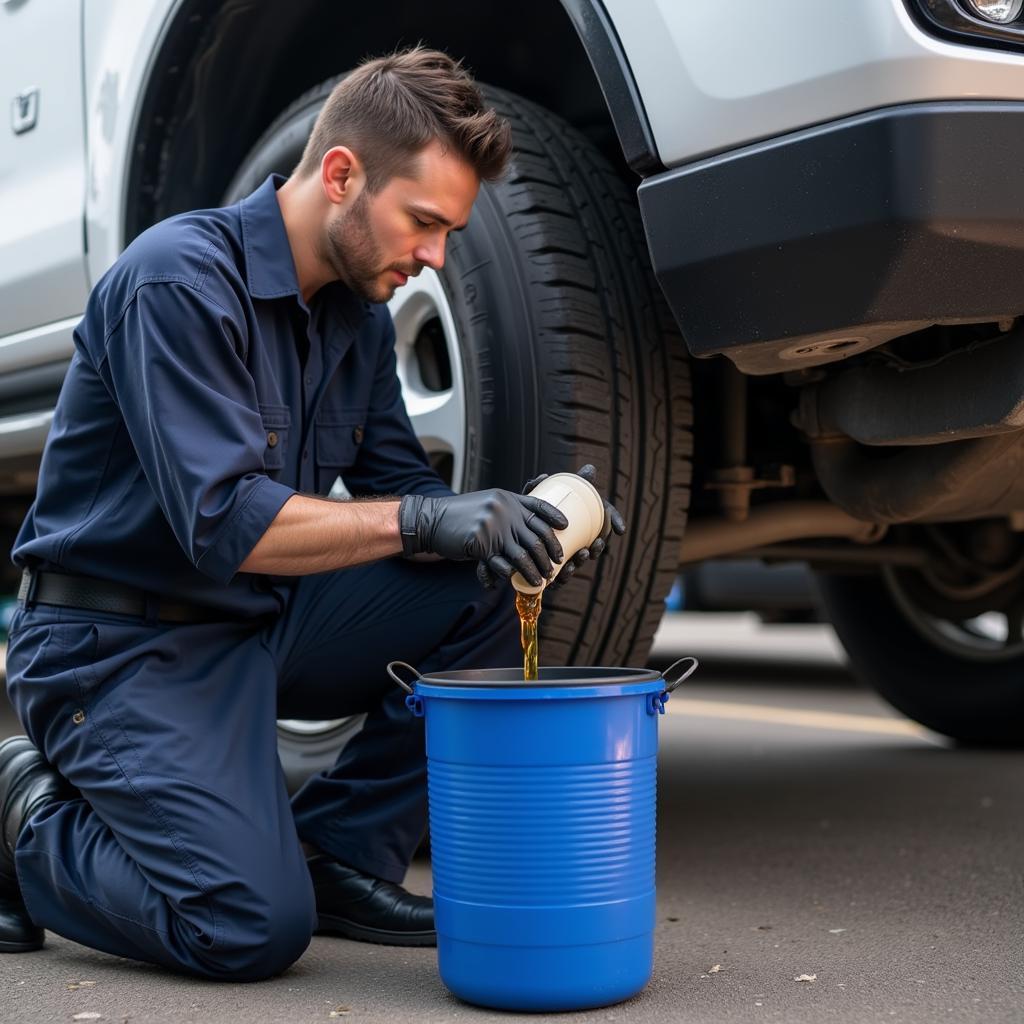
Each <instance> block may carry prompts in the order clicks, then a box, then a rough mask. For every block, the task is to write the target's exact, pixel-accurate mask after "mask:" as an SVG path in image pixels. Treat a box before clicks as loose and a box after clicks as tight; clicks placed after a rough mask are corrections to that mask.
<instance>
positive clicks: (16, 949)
mask: <svg viewBox="0 0 1024 1024" xmlns="http://www.w3.org/2000/svg"><path fill="white" fill-rule="evenodd" d="M42 948H43V944H42V943H41V942H4V941H3V940H2V939H0V953H34V952H35V951H36V950H37V949H42Z"/></svg>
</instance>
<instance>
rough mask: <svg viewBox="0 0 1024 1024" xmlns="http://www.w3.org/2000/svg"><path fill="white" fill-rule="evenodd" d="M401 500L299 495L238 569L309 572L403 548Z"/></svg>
mask: <svg viewBox="0 0 1024 1024" xmlns="http://www.w3.org/2000/svg"><path fill="white" fill-rule="evenodd" d="M399 504H400V499H394V500H391V499H386V500H383V501H330V500H329V499H325V498H310V497H307V496H306V495H304V494H296V495H294V496H293V497H291V498H289V499H288V500H287V501H286V502H285V503H284V505H282V506H281V511H280V512H278V514H277V516H276V517H275V518H274V520H273V522H272V523H271V524H270V526H269V527H268V528H267V531H266V532H265V533H264V534H263V536H262V537H260V539H259V540H258V541H257V542H256V546H255V547H254V548H253V549H252V551H250V552H249V555H248V557H247V558H246V559H245V561H244V562H243V563H242V564H241V566H239V572H254V573H267V574H269V575H272V576H308V575H310V574H312V573H318V572H331V571H332V570H334V569H344V568H346V567H347V566H350V565H360V564H362V563H364V562H375V561H377V560H378V559H380V558H390V557H391V556H392V555H397V554H400V553H401V551H402V538H401V535H400V534H399V529H398V506H399Z"/></svg>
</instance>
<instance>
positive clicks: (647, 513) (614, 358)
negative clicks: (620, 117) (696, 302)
mask: <svg viewBox="0 0 1024 1024" xmlns="http://www.w3.org/2000/svg"><path fill="white" fill-rule="evenodd" d="M339 80H340V78H339V79H333V80H330V81H327V82H324V83H323V84H321V85H319V86H317V87H316V88H314V89H312V90H310V92H308V93H307V94H306V95H304V96H302V97H300V98H299V99H298V100H296V101H295V102H294V103H293V104H292V105H291V106H289V107H288V108H287V109H286V110H285V111H283V112H282V113H281V114H280V115H279V116H278V118H277V119H276V120H275V122H274V123H273V124H272V125H271V126H270V127H269V128H268V129H267V130H266V132H265V133H264V135H263V137H262V138H261V139H260V140H259V141H258V142H257V143H256V145H255V146H254V147H253V149H252V151H251V152H250V154H249V156H248V158H247V159H246V160H245V161H244V163H243V165H242V167H241V169H240V170H239V172H238V174H237V175H236V177H235V179H234V180H233V181H232V183H231V185H230V187H229V188H228V191H227V194H226V195H225V201H226V202H232V201H235V200H237V199H238V198H240V197H242V196H244V195H246V194H248V193H249V192H251V191H252V190H253V189H255V188H256V187H258V185H259V184H260V183H261V181H262V180H263V179H264V178H265V177H266V175H267V174H269V173H271V172H277V173H281V174H286V175H287V174H289V173H290V172H291V171H292V170H293V168H294V167H295V165H296V164H297V163H298V160H299V157H300V155H301V153H302V149H303V146H304V145H305V142H306V139H307V138H308V136H309V132H310V130H311V128H312V125H313V122H314V120H315V118H316V115H317V113H318V112H319V110H320V108H321V106H322V105H323V103H324V101H325V100H326V98H327V96H328V94H329V92H330V90H331V89H332V88H333V86H334V85H335V84H336V83H337V81H339ZM484 91H485V94H486V97H487V100H488V102H489V103H491V104H492V105H493V106H494V107H495V108H496V109H497V110H498V111H499V113H501V114H502V115H503V116H504V117H506V118H508V120H509V121H510V123H511V125H512V130H513V143H514V149H515V153H514V156H513V158H512V161H511V165H510V168H509V171H508V173H507V175H506V177H505V178H504V179H503V180H502V181H500V182H497V183H493V184H488V183H484V184H483V185H482V187H481V189H480V193H479V196H478V198H477V202H476V204H475V206H474V211H473V215H472V217H471V218H470V222H469V224H468V225H467V227H466V228H465V229H464V230H463V231H461V232H459V233H458V234H455V235H452V236H451V237H450V239H449V244H448V251H447V259H446V262H445V266H444V268H443V270H442V271H441V272H440V273H439V275H438V277H439V279H440V282H441V286H442V288H443V292H444V296H445V299H446V302H447V311H446V316H447V315H448V314H450V321H451V323H452V324H453V325H454V330H455V332H456V334H457V341H458V344H457V349H458V359H459V360H460V362H461V366H460V370H461V380H462V381H463V382H464V386H465V452H464V455H465V457H464V458H463V459H462V460H461V465H462V470H461V473H460V474H459V475H460V479H452V480H451V481H450V482H451V486H452V488H453V489H454V490H456V491H468V490H477V489H481V488H486V487H495V486H496V487H506V488H510V489H513V490H519V489H520V488H521V487H522V485H523V483H524V481H526V480H527V479H529V478H530V477H532V476H534V475H536V474H537V473H540V472H548V473H554V472H558V471H565V470H568V471H573V470H576V469H578V468H579V467H580V466H581V465H583V464H584V463H587V462H590V463H593V464H594V465H595V466H596V467H597V468H598V474H599V475H598V481H597V486H598V488H599V490H601V491H602V493H604V494H606V495H607V496H608V497H609V498H610V500H611V501H612V502H613V503H614V504H615V505H616V507H617V508H618V509H619V511H620V512H621V513H622V515H623V516H624V518H625V520H626V523H627V532H626V534H625V536H624V537H622V538H613V539H612V541H611V543H610V544H609V547H608V550H607V552H606V553H605V554H604V555H602V557H601V558H600V559H597V560H595V561H594V562H593V563H590V564H587V565H585V567H584V568H583V569H582V570H580V571H578V572H577V574H576V577H575V578H574V579H573V580H572V581H571V582H570V583H569V584H568V585H567V586H565V587H562V588H560V589H559V590H557V591H552V592H551V593H550V594H548V595H546V596H545V601H544V610H543V614H542V616H541V620H540V626H539V632H540V657H541V663H542V664H549V665H571V664H575V665H625V666H642V665H643V664H645V662H646V659H647V655H648V652H649V650H650V646H651V642H652V640H653V637H654V633H655V630H656V629H657V627H658V623H659V622H660V620H661V617H662V614H663V612H664V599H665V596H666V595H667V594H668V592H669V589H670V588H671V586H672V582H673V580H674V578H675V575H676V572H677V569H678V564H679V548H680V543H681V541H682V536H683V530H684V526H685V523H686V513H687V508H688V505H689V497H690V477H691V456H692V450H693V447H692V445H693V441H692V432H691V426H692V415H693V414H692V406H691V398H690V374H689V364H688V358H687V352H686V348H685V345H684V343H683V341H682V338H681V337H680V335H679V333H678V329H677V327H676V325H675V322H674V320H673V318H672V316H671V313H670V312H669V310H668V307H667V305H666V304H665V302H664V299H663V297H662V295H661V292H660V290H659V288H658V286H657V283H656V281H655V280H654V277H653V274H652V272H651V269H650V265H649V260H648V255H647V247H646V243H645V241H644V236H643V230H642V227H641V224H640V218H639V211H638V208H637V203H636V196H635V193H634V192H633V191H631V189H630V188H629V187H627V185H626V184H625V183H624V181H623V180H622V179H621V178H620V177H619V176H618V175H617V174H616V172H615V171H614V169H613V168H612V166H611V165H610V164H609V163H608V161H607V160H606V159H605V158H604V157H603V156H602V155H601V153H600V152H599V151H598V150H597V149H596V147H595V146H594V145H593V144H592V143H591V142H589V141H588V139H586V138H585V137H584V136H583V135H582V134H580V133H579V132H578V131H576V130H575V129H574V128H573V127H572V126H571V125H569V124H568V123H567V122H565V121H564V120H562V119H561V118H559V117H557V116H556V115H554V114H552V113H551V112H549V111H547V110H544V109H543V108H541V107H539V106H537V105H535V104H533V103H532V102H529V101H527V100H525V99H523V98H522V97H519V96H517V95H514V94H512V93H510V92H507V91H505V90H501V89H495V88H491V87H485V89H484ZM424 273H426V271H425V272H424ZM414 422H415V418H414Z"/></svg>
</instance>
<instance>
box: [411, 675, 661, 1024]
mask: <svg viewBox="0 0 1024 1024" xmlns="http://www.w3.org/2000/svg"><path fill="white" fill-rule="evenodd" d="M553 692H554V691H552V693H553ZM426 724H427V750H428V780H429V798H430V834H431V851H432V862H433V872H434V901H435V912H436V918H437V930H438V947H439V948H438V959H439V966H440V971H441V976H442V978H443V980H444V981H445V983H446V984H447V985H448V987H449V988H450V989H451V990H452V991H453V992H454V993H455V994H456V995H459V996H461V997H462V998H464V999H467V1000H469V1001H471V1002H478V1003H482V1004H484V1005H488V1006H497V1007H503V1008H506V1009H521V1010H526V1009H529V1010H552V1011H553V1010H561V1009H582V1008H585V1007H589V1006H599V1005H606V1004H608V1003H611V1002H616V1001H618V1000H620V999H624V998H627V997H628V996H630V995H632V994H634V993H635V992H636V991H638V990H639V989H640V988H642V987H643V985H644V984H646V982H647V980H648V978H649V977H650V973H651V968H652V958H653V929H654V869H655V849H654V844H655V786H656V755H657V723H656V717H655V716H653V715H651V714H650V713H649V712H648V710H647V694H643V693H640V694H630V695H625V696H616V697H601V698H594V699H574V700H568V699H559V698H558V697H557V696H555V695H552V696H548V697H544V698H541V697H538V699H537V700H529V701H523V700H517V701H504V700H478V701H474V700H471V699H467V700H452V699H435V700H431V699H430V698H427V699H426Z"/></svg>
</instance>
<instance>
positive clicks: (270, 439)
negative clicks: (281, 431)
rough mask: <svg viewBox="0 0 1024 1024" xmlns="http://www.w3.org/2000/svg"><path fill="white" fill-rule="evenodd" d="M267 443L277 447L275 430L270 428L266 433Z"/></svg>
mask: <svg viewBox="0 0 1024 1024" xmlns="http://www.w3.org/2000/svg"><path fill="white" fill-rule="evenodd" d="M267 445H268V446H269V447H271V448H276V447H277V431H276V430H271V431H270V433H269V434H267Z"/></svg>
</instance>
